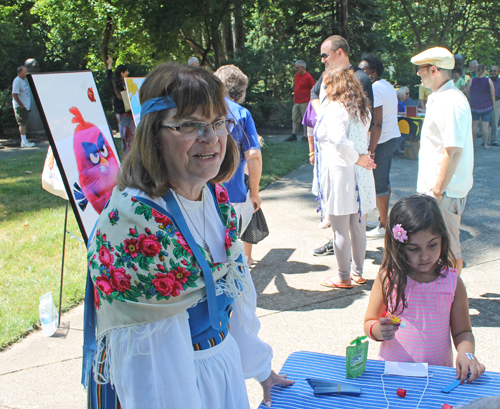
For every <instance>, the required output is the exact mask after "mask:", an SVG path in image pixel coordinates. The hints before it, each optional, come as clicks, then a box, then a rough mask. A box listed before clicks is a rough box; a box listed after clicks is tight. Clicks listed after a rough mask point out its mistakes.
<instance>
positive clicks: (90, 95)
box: [87, 87, 95, 102]
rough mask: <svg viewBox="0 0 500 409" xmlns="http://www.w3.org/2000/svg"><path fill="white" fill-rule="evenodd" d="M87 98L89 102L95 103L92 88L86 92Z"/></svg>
mask: <svg viewBox="0 0 500 409" xmlns="http://www.w3.org/2000/svg"><path fill="white" fill-rule="evenodd" d="M87 96H88V97H89V99H90V102H95V95H94V90H93V89H92V87H90V88H89V89H88V90H87Z"/></svg>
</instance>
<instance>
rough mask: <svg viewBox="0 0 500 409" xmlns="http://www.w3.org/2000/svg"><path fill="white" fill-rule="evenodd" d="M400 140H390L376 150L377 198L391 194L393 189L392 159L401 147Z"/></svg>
mask: <svg viewBox="0 0 500 409" xmlns="http://www.w3.org/2000/svg"><path fill="white" fill-rule="evenodd" d="M400 139H401V138H400V137H398V138H392V139H389V140H388V141H387V142H384V143H379V144H378V145H377V148H376V149H375V163H376V164H377V167H376V168H375V169H374V170H373V177H374V178H375V192H376V194H377V197H379V196H387V195H388V194H389V188H390V187H391V181H390V179H389V173H390V172H391V164H392V157H393V155H394V152H396V149H397V148H398V146H399V140H400Z"/></svg>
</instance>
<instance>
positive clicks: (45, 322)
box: [39, 291, 59, 337]
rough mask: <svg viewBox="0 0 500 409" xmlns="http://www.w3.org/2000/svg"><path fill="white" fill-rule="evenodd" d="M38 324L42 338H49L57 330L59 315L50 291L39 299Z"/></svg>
mask: <svg viewBox="0 0 500 409" xmlns="http://www.w3.org/2000/svg"><path fill="white" fill-rule="evenodd" d="M39 312H40V322H41V323H42V330H43V336H44V337H51V336H52V335H54V333H55V332H56V330H57V327H58V321H59V314H58V312H57V309H56V306H55V304H54V299H53V298H52V291H49V292H48V293H47V294H44V295H42V296H41V297H40V306H39Z"/></svg>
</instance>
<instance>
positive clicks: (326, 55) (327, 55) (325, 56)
mask: <svg viewBox="0 0 500 409" xmlns="http://www.w3.org/2000/svg"><path fill="white" fill-rule="evenodd" d="M319 56H320V57H321V58H325V59H327V58H328V57H329V56H330V54H327V53H321V54H320V55H319Z"/></svg>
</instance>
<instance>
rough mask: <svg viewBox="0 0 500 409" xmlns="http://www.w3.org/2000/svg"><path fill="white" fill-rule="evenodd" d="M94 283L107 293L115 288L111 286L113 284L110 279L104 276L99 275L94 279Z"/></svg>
mask: <svg viewBox="0 0 500 409" xmlns="http://www.w3.org/2000/svg"><path fill="white" fill-rule="evenodd" d="M95 285H96V287H97V288H99V290H101V291H102V292H103V293H104V294H106V295H109V294H111V293H112V292H113V291H114V290H115V289H114V288H113V284H112V283H111V280H110V279H109V278H108V277H106V276H99V277H97V278H96V280H95Z"/></svg>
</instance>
